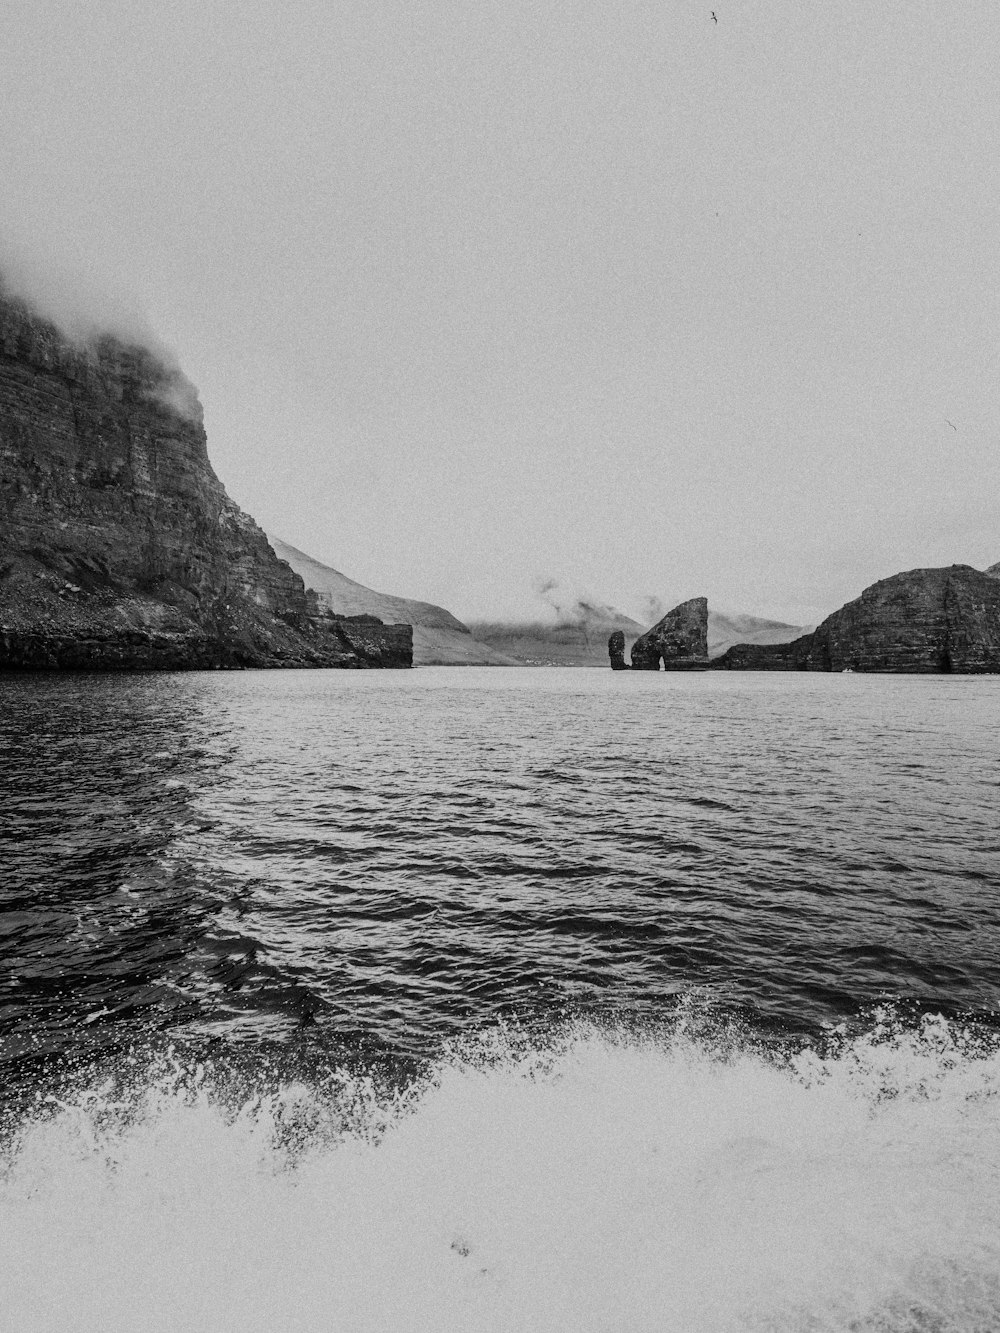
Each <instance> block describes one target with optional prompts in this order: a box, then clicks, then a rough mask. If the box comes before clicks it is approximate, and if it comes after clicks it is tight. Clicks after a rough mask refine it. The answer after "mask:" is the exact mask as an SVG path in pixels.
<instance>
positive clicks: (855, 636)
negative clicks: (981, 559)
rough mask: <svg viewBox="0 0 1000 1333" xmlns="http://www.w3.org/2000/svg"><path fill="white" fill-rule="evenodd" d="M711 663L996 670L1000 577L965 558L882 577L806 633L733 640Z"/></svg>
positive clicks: (760, 667) (999, 664) (999, 663)
mask: <svg viewBox="0 0 1000 1333" xmlns="http://www.w3.org/2000/svg"><path fill="white" fill-rule="evenodd" d="M712 665H713V667H718V668H721V669H730V670H744V671H746V670H750V671H754V670H756V671H887V672H922V673H926V672H949V671H953V672H960V673H962V674H976V673H982V672H1000V580H998V579H997V578H996V577H994V576H993V575H991V573H990V572H986V573H983V572H981V571H979V570H977V569H973V568H972V567H971V566H970V565H949V566H947V567H946V568H943V569H912V570H909V571H907V572H906V573H903V574H896V575H894V576H893V577H892V578H888V579H882V580H881V581H880V582H878V583H873V584H872V585H871V587H870V588H866V589H865V590H864V592H863V593H862V594H861V596H860V597H858V598H856V599H855V600H854V601H853V602H848V603H847V605H846V606H842V607H841V608H840V610H839V611H834V613H833V614H832V615H830V616H827V618H826V620H824V621H823V622H822V623H821V624H820V625H818V626H817V628H816V629H815V630H814V631H813V633H812V634H806V635H803V636H801V637H800V638H798V639H795V640H794V641H792V642H791V643H787V644H778V645H772V646H755V645H749V644H737V645H736V646H735V647H733V648H731V649H729V651H728V652H727V653H725V654H724V655H723V656H722V657H720V658H718V659H717V660H716V661H715V662H713V663H712Z"/></svg>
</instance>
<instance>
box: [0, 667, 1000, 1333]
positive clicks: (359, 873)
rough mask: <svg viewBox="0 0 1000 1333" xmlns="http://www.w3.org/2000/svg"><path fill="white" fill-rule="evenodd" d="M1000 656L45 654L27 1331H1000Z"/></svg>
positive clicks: (1, 1115) (0, 1206)
mask: <svg viewBox="0 0 1000 1333" xmlns="http://www.w3.org/2000/svg"><path fill="white" fill-rule="evenodd" d="M998 736H1000V680H993V679H990V678H988V677H987V678H978V679H976V678H962V677H932V678H920V677H873V676H860V675H837V676H827V675H798V674H790V675H784V674H781V675H773V676H772V675H767V674H763V675H757V674H745V675H744V674H729V673H718V674H716V673H707V674H692V675H688V674H679V675H665V674H658V675H653V674H645V673H637V674H636V675H635V676H632V675H630V674H620V675H615V674H612V673H611V672H610V671H599V670H531V669H505V668H492V669H488V668H483V669H478V668H465V669H447V668H426V669H421V670H419V671H415V672H409V673H399V672H388V673H378V672H370V673H369V672H358V673H351V672H262V673H236V674H229V673H204V674H193V675H157V676H145V677H143V676H87V675H79V676H61V677H51V678H49V677H28V676H7V677H3V678H0V763H2V767H0V905H2V909H3V910H2V914H0V941H2V943H0V961H2V967H0V1071H2V1079H3V1084H2V1090H0V1329H4V1330H8V1329H9V1330H14V1331H16V1333H21V1331H22V1330H24V1331H26V1333H30V1331H31V1330H40V1329H44V1330H60V1331H62V1330H76V1329H78V1330H81V1331H83V1333H90V1331H91V1330H95V1331H96V1330H101V1331H102V1333H105V1331H108V1330H147V1329H149V1330H161V1329H162V1330H189V1329H190V1330H202V1329H204V1330H210V1331H211V1333H216V1331H222V1330H230V1329H232V1330H240V1333H247V1331H252V1330H279V1331H280V1330H290V1331H291V1330H304V1331H305V1330H308V1331H309V1333H312V1330H328V1329H335V1330H358V1331H359V1333H361V1331H362V1330H364V1331H367V1330H404V1331H405V1330H424V1329H427V1330H435V1331H436V1330H461V1331H463V1333H476V1331H477V1330H480V1329H482V1330H486V1329H489V1330H512V1331H514V1330H542V1331H544V1330H560V1331H562V1330H566V1331H567V1333H570V1331H571V1330H572V1331H573V1333H577V1331H579V1333H588V1331H589V1330H601V1331H602V1333H605V1331H606V1333H610V1331H611V1330H614V1333H633V1331H640V1330H650V1331H653V1330H656V1331H657V1333H660V1331H665V1333H673V1330H678V1333H702V1330H704V1331H705V1333H729V1331H730V1330H732V1331H733V1333H737V1331H743V1330H748V1331H749V1330H753V1331H756V1330H761V1331H763V1330H790V1331H791V1330H808V1331H809V1333H813V1331H814V1330H815V1331H819V1330H831V1331H832V1330H838V1331H839V1330H856V1331H858V1333H861V1331H864V1333H868V1331H871V1333H874V1331H876V1330H878V1331H879V1333H903V1331H906V1333H911V1331H912V1333H916V1331H917V1330H920V1331H921V1333H925V1331H927V1333H929V1331H931V1330H933V1331H934V1333H952V1331H953V1330H956V1331H957V1330H976V1331H977V1333H983V1331H986V1330H991V1331H994V1333H995V1330H997V1329H1000V1095H998V1094H1000V1014H998V1010H1000V896H998V889H1000V740H998Z"/></svg>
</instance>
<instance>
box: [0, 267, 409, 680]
mask: <svg viewBox="0 0 1000 1333" xmlns="http://www.w3.org/2000/svg"><path fill="white" fill-rule="evenodd" d="M411 662H412V631H411V629H410V626H409V625H383V624H382V623H381V621H379V620H378V619H376V618H375V617H373V616H350V617H345V616H334V615H330V614H325V613H323V612H322V611H321V608H320V607H319V605H318V603H317V600H316V598H315V596H314V595H309V594H307V592H306V589H305V586H304V584H303V582H302V579H301V578H300V577H299V576H298V575H297V574H295V573H294V572H293V571H292V570H291V568H290V567H289V566H288V565H287V564H286V563H284V562H283V561H281V560H279V559H278V558H277V556H276V555H275V554H274V552H273V550H272V549H271V547H270V546H269V545H268V541H267V538H266V537H265V535H264V533H263V532H262V531H261V529H260V528H259V527H258V526H257V524H256V523H254V521H253V519H251V518H250V517H248V515H246V514H244V513H243V512H242V511H241V510H240V509H239V508H238V507H237V506H236V505H235V504H234V503H233V501H232V500H231V499H230V498H229V496H228V495H227V494H226V492H225V490H224V488H223V486H222V484H221V483H220V482H219V480H218V478H217V477H216V475H215V473H214V472H213V470H212V467H211V464H210V463H209V460H208V452H207V445H206V438H205V430H204V427H203V425H202V413H201V407H200V405H199V403H198V399H197V394H196V392H195V390H194V388H193V386H192V385H191V384H190V383H189V382H188V381H187V380H186V379H185V377H184V376H183V375H182V374H181V372H180V370H179V369H178V368H176V367H175V366H173V365H171V364H170V363H169V360H168V359H167V358H166V357H164V356H162V355H159V354H157V353H154V352H152V351H150V350H148V349H146V348H143V347H133V346H125V345H123V344H122V343H120V342H118V341H116V340H115V339H113V338H109V337H106V338H103V339H101V340H99V341H96V342H94V343H91V344H88V345H86V346H78V345H76V344H74V343H71V342H70V341H68V340H67V339H66V338H65V337H63V336H62V335H61V334H60V333H59V331H58V330H57V329H56V328H55V326H54V325H52V324H50V323H48V322H46V321H44V320H41V319H38V318H36V317H35V316H33V315H32V314H31V313H30V312H29V310H28V309H27V308H26V307H25V306H24V305H23V304H22V303H21V302H19V301H17V300H14V299H12V298H10V297H9V296H8V295H6V294H5V293H4V291H3V289H2V287H0V668H57V669H58V668H121V669H136V668H171V669H174V668H192V667H241V666H246V667H250V666H337V667H374V666H384V667H402V666H409V665H410V664H411Z"/></svg>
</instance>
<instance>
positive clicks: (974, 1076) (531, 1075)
mask: <svg viewBox="0 0 1000 1333" xmlns="http://www.w3.org/2000/svg"><path fill="white" fill-rule="evenodd" d="M830 1051H831V1052H832V1053H828V1054H826V1055H822V1056H821V1055H819V1054H817V1053H816V1052H815V1051H813V1050H811V1049H807V1050H805V1051H803V1052H801V1053H799V1054H798V1055H791V1056H790V1055H787V1054H786V1055H785V1056H783V1057H774V1056H768V1055H766V1054H765V1053H762V1052H761V1051H759V1050H757V1049H755V1048H754V1047H753V1046H752V1045H749V1044H746V1043H744V1044H741V1043H740V1040H739V1039H738V1037H736V1036H735V1035H733V1034H732V1033H730V1034H729V1035H726V1034H723V1035H722V1036H717V1037H716V1038H714V1039H708V1038H705V1037H699V1036H694V1035H691V1033H690V1032H685V1030H684V1025H683V1023H681V1024H680V1025H679V1026H678V1027H676V1028H675V1029H674V1031H673V1032H672V1033H667V1034H665V1035H662V1036H660V1037H659V1038H653V1037H650V1036H630V1035H629V1034H628V1033H627V1032H624V1031H619V1032H617V1033H614V1032H608V1031H601V1030H598V1029H595V1028H588V1027H585V1026H579V1025H577V1026H575V1027H571V1028H569V1029H567V1030H564V1031H563V1032H562V1033H560V1034H559V1035H558V1036H557V1037H554V1038H553V1039H552V1040H551V1041H550V1042H549V1043H548V1044H544V1045H539V1044H537V1043H535V1044H532V1043H531V1042H530V1041H529V1040H528V1039H527V1038H526V1037H525V1036H523V1035H522V1034H520V1033H518V1032H517V1031H516V1030H515V1031H511V1030H509V1029H505V1028H502V1027H500V1028H494V1029H492V1030H490V1031H489V1032H488V1033H486V1034H485V1035H481V1036H480V1037H479V1038H478V1039H477V1040H476V1041H475V1043H473V1044H466V1045H465V1046H464V1047H463V1048H462V1049H456V1050H453V1051H452V1052H451V1053H450V1054H447V1055H446V1056H444V1057H442V1058H441V1059H440V1060H439V1061H438V1062H437V1064H436V1065H435V1066H434V1068H433V1070H432V1072H431V1074H430V1075H429V1076H428V1077H427V1078H425V1079H424V1080H422V1081H421V1082H420V1083H419V1085H416V1086H414V1087H413V1088H412V1089H411V1090H409V1091H407V1092H404V1093H401V1094H396V1095H394V1096H392V1095H386V1096H384V1097H382V1096H380V1095H379V1094H378V1093H377V1092H376V1091H375V1089H374V1086H373V1085H372V1084H371V1083H370V1082H369V1081H367V1080H366V1079H363V1078H353V1077H349V1076H348V1075H346V1074H345V1075H344V1076H343V1077H342V1079H341V1080H340V1082H339V1083H337V1082H336V1081H335V1082H334V1084H333V1085H332V1086H330V1085H326V1086H324V1087H323V1088H322V1089H313V1088H310V1087H308V1086H306V1085H305V1084H299V1085H290V1086H285V1087H284V1088H283V1089H282V1090H281V1091H280V1092H279V1093H277V1094H276V1095H268V1096H260V1097H258V1098H256V1099H252V1100H250V1101H249V1102H246V1103H244V1104H243V1105H241V1106H238V1107H237V1106H233V1105H232V1103H231V1101H229V1100H228V1099H227V1098H226V1097H225V1096H221V1095H220V1094H219V1092H218V1089H217V1087H216V1086H215V1085H214V1084H213V1077H212V1073H211V1071H210V1070H205V1069H201V1068H199V1069H196V1070H184V1069H181V1068H176V1069H174V1070H173V1071H172V1072H168V1073H165V1072H164V1071H163V1070H162V1069H161V1070H160V1071H159V1072H158V1073H157V1074H156V1075H155V1076H151V1077H150V1079H148V1080H147V1081H146V1085H145V1086H146V1090H145V1092H144V1093H143V1094H141V1095H140V1096H138V1097H136V1096H135V1095H127V1096H124V1097H123V1096H122V1094H121V1087H122V1086H124V1085H123V1084H120V1083H119V1082H116V1080H113V1079H111V1080H109V1081H108V1082H107V1083H106V1084H104V1085H103V1086H101V1087H97V1088H94V1089H92V1090H91V1091H90V1092H89V1093H87V1094H85V1095H82V1096H81V1095H74V1096H73V1097H72V1098H67V1099H65V1100H64V1101H63V1102H62V1103H55V1102H54V1101H52V1100H51V1098H50V1099H49V1100H48V1101H43V1102H41V1103H40V1105H39V1108H38V1112H37V1114H36V1115H35V1116H34V1117H31V1118H29V1120H28V1121H26V1122H25V1123H24V1124H23V1125H22V1127H21V1129H20V1132H19V1135H18V1137H17V1139H16V1141H15V1142H14V1144H13V1146H12V1147H11V1148H10V1150H9V1153H8V1157H7V1161H6V1163H5V1166H6V1169H5V1172H4V1174H3V1177H2V1185H0V1326H2V1327H3V1328H4V1329H7V1330H11V1331H12V1333H13V1331H15V1330H16V1333H34V1331H35V1330H47V1331H51V1333H54V1331H55V1330H59V1331H60V1333H69V1331H70V1330H74V1331H75V1330H79V1331H80V1333H98V1331H99V1333H117V1331H118V1330H142V1331H143V1333H145V1331H146V1330H150V1331H152V1330H169V1331H170V1333H177V1331H178V1330H185V1331H187V1330H206V1331H207V1333H228V1331H229V1330H233V1333H236V1331H237V1330H238V1331H239V1333H256V1331H257V1330H261V1333H264V1331H265V1330H266V1331H267V1333H284V1331H285V1330H287V1331H288V1333H293V1331H298V1330H303V1331H305V1330H308V1331H309V1333H314V1331H315V1333H319V1331H320V1330H338V1333H339V1331H340V1330H351V1331H352V1333H353V1331H354V1330H357V1331H358V1333H362V1331H367V1330H372V1331H373V1333H374V1331H377V1333H389V1331H390V1330H392V1331H397V1330H398V1331H400V1333H406V1331H408V1330H429V1331H432V1333H450V1331H451V1330H454V1331H455V1333H478V1330H497V1331H498V1333H499V1331H501V1330H502V1331H503V1333H514V1331H517V1330H543V1331H544V1333H549V1331H553V1333H555V1331H557V1330H558V1331H560V1333H562V1331H563V1330H565V1333H589V1331H590V1330H594V1331H595V1333H596V1330H601V1333H612V1331H614V1333H643V1331H644V1330H649V1333H654V1331H655V1333H674V1331H675V1330H676V1333H730V1330H732V1331H733V1333H735V1331H736V1330H755V1331H763V1330H775V1331H776V1330H795V1331H796V1333H799V1331H800V1330H808V1331H809V1333H818V1331H819V1330H854V1331H861V1330H864V1331H866V1333H875V1331H876V1330H877V1331H878V1333H888V1331H889V1330H893V1331H902V1330H906V1331H907V1333H917V1331H920V1333H927V1331H929V1330H933V1331H934V1333H955V1331H957V1330H962V1331H965V1333H971V1331H972V1330H976V1331H978V1333H986V1330H995V1329H997V1328H1000V1188H998V1186H1000V1115H998V1106H1000V1102H998V1093H1000V1054H998V1053H997V1051H996V1050H995V1049H993V1048H991V1047H989V1046H985V1045H982V1044H981V1043H979V1042H978V1041H977V1040H976V1039H974V1038H972V1037H971V1036H969V1035H967V1034H964V1033H963V1032H962V1031H961V1030H960V1029H959V1028H957V1027H955V1026H952V1027H949V1026H948V1024H947V1023H945V1022H944V1020H937V1019H934V1018H925V1019H924V1020H923V1021H922V1023H921V1024H920V1025H919V1026H918V1027H916V1028H911V1029H909V1030H906V1029H904V1028H902V1027H901V1026H899V1025H897V1024H895V1023H894V1022H893V1021H892V1020H891V1018H889V1017H887V1018H885V1019H884V1020H883V1021H882V1022H880V1023H877V1024H876V1026H875V1027H874V1028H873V1029H872V1030H871V1031H869V1032H868V1033H867V1034H866V1035H864V1036H861V1037H854V1038H850V1039H849V1038H848V1037H847V1036H846V1035H845V1036H843V1037H842V1038H840V1039H839V1040H838V1039H836V1038H834V1040H833V1042H832V1044H831V1047H830ZM119 1098H121V1100H119Z"/></svg>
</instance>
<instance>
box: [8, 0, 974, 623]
mask: <svg viewBox="0 0 1000 1333" xmlns="http://www.w3.org/2000/svg"><path fill="white" fill-rule="evenodd" d="M713 5H714V10H715V15H716V19H717V21H714V20H713V18H712V6H713ZM998 69H1000V6H998V5H997V4H996V3H995V0H988V2H985V3H975V2H974V0H973V2H971V3H965V4H962V5H957V4H955V3H954V0H940V2H935V3H931V2H930V0H907V3H906V4H905V5H873V4H872V3H871V0H839V2H838V0H824V3H822V4H819V3H808V2H804V0H706V3H698V2H697V0H683V3H681V2H680V0H650V2H649V3H647V2H646V0H637V2H636V3H627V2H623V3H618V4H610V3H608V0H603V3H591V2H590V0H586V2H579V3H574V0H562V3H559V4H555V3H549V4H546V3H545V0H530V2H529V0H499V2H498V3H496V4H494V5H490V4H483V3H471V2H467V3H465V4H459V3H457V2H454V0H405V3H403V0H356V2H355V3H337V0H282V3H281V4H276V3H274V0H266V2H265V0H238V2H237V0H211V2H210V3H206V0H197V3H189V2H188V0H159V2H158V3H155V4H154V3H144V4H142V3H138V2H136V0H133V3H124V2H121V3H115V0H101V2H100V3H98V2H97V0H63V2H59V3H57V2H54V0H5V2H4V5H3V13H2V17H0V115H2V124H0V233H2V235H3V236H4V237H5V238H6V240H7V244H8V245H10V244H14V245H15V246H16V247H17V248H18V250H19V253H20V255H21V257H22V259H23V257H24V255H25V253H27V255H28V262H29V264H30V263H32V262H34V263H35V264H36V266H37V267H38V268H41V269H43V270H46V271H48V272H49V273H55V274H58V275H66V274H70V275H73V276H72V277H71V278H70V279H69V280H68V281H69V282H70V283H71V284H72V283H77V284H79V286H78V290H84V289H95V290H98V291H104V292H105V293H116V295H115V298H114V299H115V301H117V302H118V303H119V306H122V307H125V306H129V305H135V306H138V307H140V308H141V309H142V310H144V311H145V312H146V315H147V317H148V320H149V323H150V325H151V326H152V327H153V328H154V329H155V330H156V331H157V332H158V333H159V334H160V335H161V336H162V337H163V338H164V339H165V340H166V341H167V342H168V343H170V344H171V345H172V346H173V347H174V348H175V349H176V351H177V353H178V355H179V357H180V360H181V363H182V365H183V366H184V368H185V370H186V371H187V373H188V375H189V376H190V377H191V379H192V380H194V382H195V383H196V384H197V385H198V387H199V390H200V392H201V397H202V401H203V403H204V407H205V419H206V426H207V428H208V433H209V451H210V455H211V458H212V461H213V463H214V465H215V468H216V471H217V472H218V473H219V475H220V477H221V478H222V480H223V481H224V483H225V484H226V486H227V488H228V489H229V491H230V493H231V494H232V495H233V497H234V498H235V499H236V500H237V501H238V502H239V503H240V504H241V505H242V506H243V507H244V508H246V509H248V510H249V511H250V512H251V513H252V514H253V515H254V517H255V518H257V520H258V521H259V522H260V523H261V524H262V525H263V526H264V527H265V528H267V529H268V530H270V531H273V532H275V533H277V534H279V535H281V536H283V537H284V538H286V539H287V540H288V541H290V542H292V543H293V544H294V545H296V546H299V547H302V548H303V549H304V550H306V551H307V552H309V553H310V554H312V555H314V556H316V557H317V558H319V559H321V560H325V561H326V562H328V563H330V564H333V565H335V566H336V567H337V568H339V569H341V570H343V571H344V572H345V573H347V574H349V575H351V576H352V577H354V578H356V579H359V580H360V581H362V582H364V583H367V584H369V585H371V586H374V587H376V588H379V589H381V590H384V591H388V592H393V593H398V594H401V595H405V596H410V597H421V598H426V599H428V600H431V601H435V602H438V603H441V604H443V605H445V606H447V607H448V608H449V609H451V610H453V611H454V612H455V613H456V614H458V615H460V616H463V617H465V618H470V617H474V616H476V615H480V614H481V615H489V616H495V615H502V614H525V613H530V612H532V611H533V610H534V609H535V606H536V594H535V593H534V592H533V585H534V584H536V583H537V581H538V580H539V579H540V578H542V577H555V578H558V579H561V580H563V581H565V582H566V583H568V584H570V585H572V586H573V587H574V588H576V589H578V590H580V591H584V590H586V591H589V592H590V593H591V594H592V595H594V596H595V597H598V598H600V599H601V600H603V601H610V602H613V603H615V604H617V605H619V606H621V607H622V608H624V609H626V610H632V611H635V612H638V611H639V609H640V608H641V607H642V605H643V602H644V599H645V598H646V597H647V596H649V595H654V596H657V597H659V598H661V599H662V600H664V601H666V602H668V603H671V602H673V601H676V600H680V599H681V598H685V597H690V596H695V595H700V594H704V595H707V596H708V598H709V600H710V602H712V603H713V604H714V605H715V606H717V607H718V608H719V609H730V610H741V611H749V612H756V613H759V614H765V615H774V616H776V617H778V618H782V619H788V620H792V621H794V622H796V623H802V622H805V621H809V620H813V619H816V618H819V617H820V616H822V615H824V614H826V613H827V612H828V611H830V610H833V609H834V608H835V607H837V606H838V605H840V604H841V603H842V602H844V601H846V600H847V599H849V598H851V597H854V596H856V595H857V594H858V593H859V592H860V591H861V589H862V588H863V587H864V586H865V585H866V584H868V583H871V582H873V581H874V580H875V579H876V578H880V577H884V576H886V575H888V574H891V573H895V572H896V571H898V570H900V569H907V568H912V567H914V566H918V565H935V564H946V563H952V562H954V561H965V562H968V563H971V564H973V565H977V566H980V567H982V566H984V565H986V564H989V563H991V562H993V561H995V560H1000V522H998V504H997V499H998V493H1000V450H998V448H997V439H998V433H1000V373H998V372H1000V365H998V359H1000V358H998V333H1000V320H998V314H1000V310H998V306H1000V298H998V285H997V271H998V256H1000V132H998V131H1000V88H998V82H1000V78H998V72H997V71H998ZM58 280H59V281H60V282H62V281H63V280H64V278H63V276H60V277H59V279H58ZM108 299H109V301H110V298H108Z"/></svg>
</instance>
